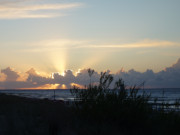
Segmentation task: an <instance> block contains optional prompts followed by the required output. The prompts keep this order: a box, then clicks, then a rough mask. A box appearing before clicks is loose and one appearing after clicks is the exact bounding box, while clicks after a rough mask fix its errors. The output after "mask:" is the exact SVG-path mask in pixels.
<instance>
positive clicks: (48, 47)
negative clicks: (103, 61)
mask: <svg viewBox="0 0 180 135" xmlns="http://www.w3.org/2000/svg"><path fill="white" fill-rule="evenodd" d="M92 42H95V41H91V40H72V39H50V40H44V41H36V42H32V43H28V44H26V45H27V46H28V48H26V49H23V50H22V51H26V52H37V53H38V52H50V51H55V50H57V49H83V48H85V49H98V48H99V49H103V48H105V49H123V48H124V49H131V48H157V47H161V48H162V47H172V46H180V43H178V42H171V41H158V40H157V41H156V40H150V39H146V40H142V41H139V42H134V43H126V44H115V45H113V44H106V45H103V44H94V43H93V44H92Z"/></svg>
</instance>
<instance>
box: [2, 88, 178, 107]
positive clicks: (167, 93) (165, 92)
mask: <svg viewBox="0 0 180 135" xmlns="http://www.w3.org/2000/svg"><path fill="white" fill-rule="evenodd" d="M143 91H145V92H146V93H147V94H151V99H150V102H154V99H155V98H157V99H158V101H157V103H158V102H159V103H161V102H168V103H174V102H175V100H176V99H180V88H168V89H145V90H139V94H142V93H143ZM0 93H6V94H10V95H17V96H22V97H28V98H37V99H45V98H47V99H50V100H54V95H55V99H56V100H63V101H72V100H73V96H72V95H71V93H70V90H62V89H58V90H0Z"/></svg>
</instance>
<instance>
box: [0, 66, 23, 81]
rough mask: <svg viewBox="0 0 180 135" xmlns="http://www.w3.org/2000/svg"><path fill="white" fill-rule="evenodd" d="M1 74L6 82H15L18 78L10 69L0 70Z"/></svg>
mask: <svg viewBox="0 0 180 135" xmlns="http://www.w3.org/2000/svg"><path fill="white" fill-rule="evenodd" d="M1 73H4V74H5V75H6V81H7V82H9V81H16V80H17V79H18V78H19V77H20V76H19V75H18V73H17V72H15V71H13V70H12V69H11V68H10V67H8V68H6V69H3V70H1Z"/></svg>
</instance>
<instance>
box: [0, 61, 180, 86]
mask: <svg viewBox="0 0 180 135" xmlns="http://www.w3.org/2000/svg"><path fill="white" fill-rule="evenodd" d="M107 72H108V73H110V71H109V70H108V71H107ZM25 74H27V78H26V79H25V80H24V81H19V80H18V78H20V77H21V76H20V75H19V73H18V72H16V71H14V70H13V69H12V68H10V67H8V68H6V69H2V70H1V74H0V88H1V89H61V88H70V87H72V85H77V86H79V87H83V86H85V85H88V84H89V83H90V78H89V75H88V71H87V69H82V70H79V71H78V72H77V73H76V75H74V74H73V72H72V71H71V70H66V71H65V72H64V76H63V75H61V74H59V73H52V75H51V77H43V76H41V75H40V74H38V73H37V71H36V70H35V69H33V68H32V69H30V70H28V71H27V72H26V73H25ZM112 75H113V77H114V82H115V81H116V80H118V79H119V78H122V79H123V80H124V81H125V84H126V85H127V86H132V85H135V84H136V85H140V84H142V83H143V82H145V87H147V88H180V59H179V60H178V61H177V62H176V63H175V64H173V65H172V66H171V67H167V68H165V69H164V70H162V71H160V72H157V73H154V72H153V71H152V70H150V69H148V70H147V71H146V72H143V73H141V72H138V71H135V70H134V69H131V70H129V71H127V72H125V71H123V69H121V70H120V71H119V72H117V73H116V74H112ZM3 77H4V78H3ZM99 78H100V73H98V72H94V74H93V75H92V78H91V80H92V83H94V84H98V81H99Z"/></svg>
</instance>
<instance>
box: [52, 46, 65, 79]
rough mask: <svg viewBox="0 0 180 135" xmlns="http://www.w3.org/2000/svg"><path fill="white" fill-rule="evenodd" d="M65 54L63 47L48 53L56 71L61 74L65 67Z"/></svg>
mask: <svg viewBox="0 0 180 135" xmlns="http://www.w3.org/2000/svg"><path fill="white" fill-rule="evenodd" d="M66 55H67V52H66V50H65V49H61V50H60V51H58V52H53V53H51V54H50V58H51V61H52V66H53V67H54V68H55V70H56V71H57V72H60V73H62V75H63V72H64V71H65V69H66V61H67V58H66ZM63 76H64V75H63Z"/></svg>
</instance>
